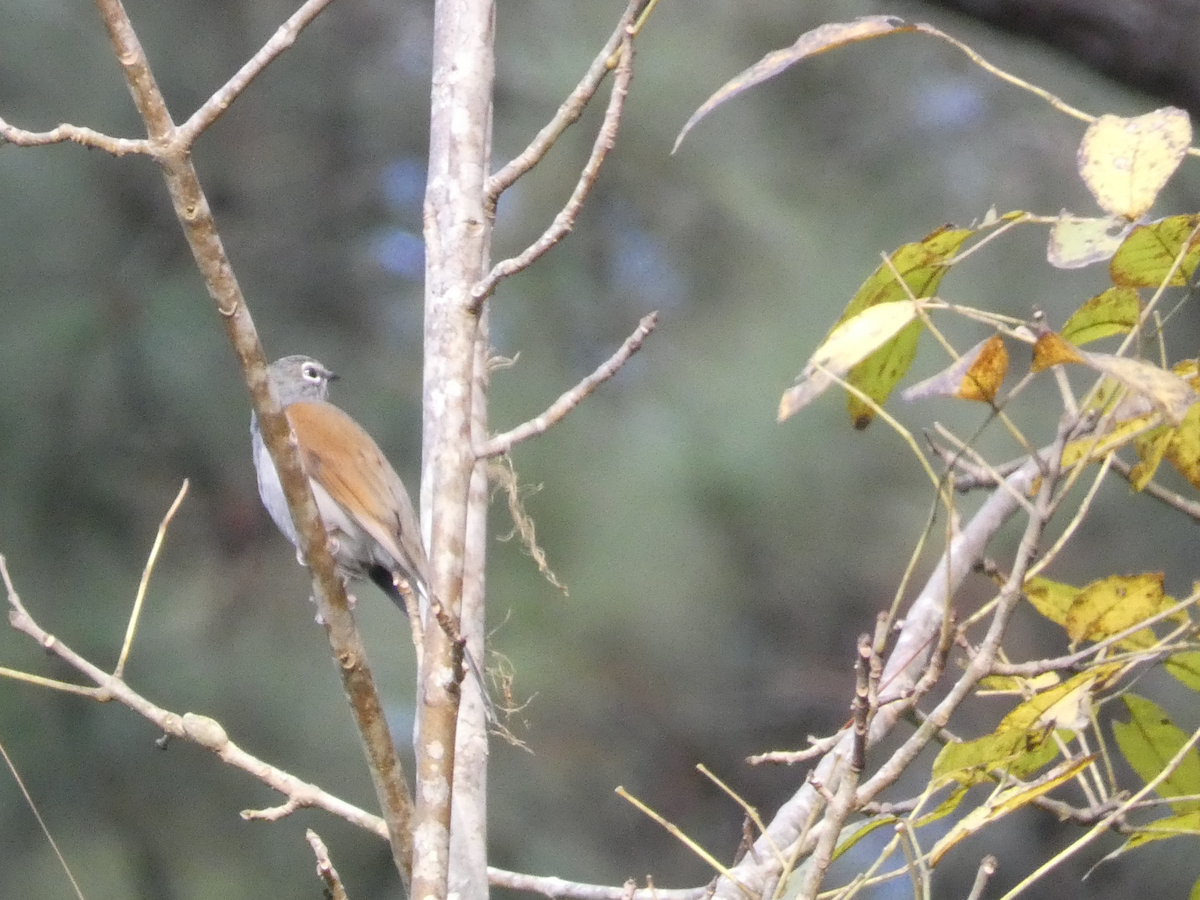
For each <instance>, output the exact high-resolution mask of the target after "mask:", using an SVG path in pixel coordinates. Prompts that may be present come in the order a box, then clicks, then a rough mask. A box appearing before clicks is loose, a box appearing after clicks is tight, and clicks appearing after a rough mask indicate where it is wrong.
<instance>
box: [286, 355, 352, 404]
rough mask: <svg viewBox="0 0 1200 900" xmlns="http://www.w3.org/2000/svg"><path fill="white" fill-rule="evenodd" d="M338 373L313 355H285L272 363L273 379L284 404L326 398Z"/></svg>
mask: <svg viewBox="0 0 1200 900" xmlns="http://www.w3.org/2000/svg"><path fill="white" fill-rule="evenodd" d="M337 377H338V376H337V375H336V374H335V373H333V372H331V371H329V369H327V368H325V366H323V365H322V364H321V363H319V362H317V361H316V360H315V359H313V358H312V357H311V356H299V355H297V356H285V357H283V358H282V359H277V360H275V362H273V363H271V381H272V382H273V383H274V385H275V393H276V395H277V396H278V397H279V402H280V404H282V405H283V406H287V405H288V404H289V403H296V402H298V401H301V400H308V401H313V400H325V399H327V398H328V396H329V382H331V381H336V380H337Z"/></svg>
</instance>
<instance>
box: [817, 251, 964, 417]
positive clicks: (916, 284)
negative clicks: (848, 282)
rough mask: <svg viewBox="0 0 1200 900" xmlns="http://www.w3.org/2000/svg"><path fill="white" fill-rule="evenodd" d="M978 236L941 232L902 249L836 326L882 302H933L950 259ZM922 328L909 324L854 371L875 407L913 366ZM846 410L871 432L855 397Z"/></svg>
mask: <svg viewBox="0 0 1200 900" xmlns="http://www.w3.org/2000/svg"><path fill="white" fill-rule="evenodd" d="M975 233H976V232H975V230H974V229H971V228H950V227H946V228H940V229H938V230H937V231H935V232H933V233H932V234H930V235H927V236H926V237H925V238H924V239H922V240H920V241H917V242H916V243H913V244H905V245H904V246H903V247H900V248H899V249H897V250H896V251H895V252H894V253H893V254H892V255H891V256H890V257H889V259H890V261H891V265H887V264H884V265H881V266H880V267H879V268H877V269H876V270H875V272H874V273H873V274H872V275H871V277H870V278H868V279H867V280H866V281H865V282H863V286H862V287H860V288H859V289H858V292H857V293H856V294H855V295H854V297H852V298H851V300H850V302H849V303H848V304H847V305H846V309H845V311H844V312H843V313H842V317H841V318H840V319H839V320H838V323H837V324H838V325H840V324H842V323H843V322H845V321H847V320H849V319H852V318H854V317H855V316H857V315H859V314H860V313H862V311H863V310H865V309H869V308H870V307H872V306H876V305H878V304H880V303H894V302H896V301H899V300H908V299H909V295H910V294H911V295H912V296H913V297H916V298H918V299H920V298H923V297H932V296H933V294H934V293H935V292H936V291H937V289H938V285H939V284H941V281H942V278H943V277H944V276H945V274H946V272H948V271H949V269H950V266H949V260H950V259H952V258H953V256H954V254H956V253H957V252H958V250H959V248H960V247H961V246H962V245H963V243H964V242H965V241H966V240H967V239H968V238H969V237H971V236H972V235H974V234H975ZM895 273H899V275H900V278H901V279H902V280H903V284H901V283H900V281H897V280H896V274H895ZM906 286H907V288H906ZM835 327H836V326H835ZM922 328H923V325H922V323H920V322H913V323H912V324H910V325H909V326H908V327H907V328H905V329H904V330H903V331H901V332H900V333H899V334H898V335H896V337H894V338H892V340H891V341H889V342H888V343H887V344H885V345H883V346H882V347H880V348H879V349H878V350H876V351H875V352H874V353H873V354H871V356H869V357H867V359H865V360H863V361H862V362H861V363H859V364H858V365H857V366H855V367H854V369H852V370H851V371H850V375H849V377H848V378H847V381H848V382H849V383H850V384H852V385H854V386H855V387H856V388H858V389H859V390H861V391H862V392H863V393H864V394H866V395H867V396H868V397H870V398H871V399H872V400H874V401H875V402H876V403H878V404H883V402H884V401H885V400H887V398H888V396H890V394H891V392H892V390H893V389H894V388H895V386H896V384H897V382H899V381H900V379H901V378H903V377H904V375H905V374H906V373H907V372H908V369H909V366H911V365H912V361H913V359H914V358H915V357H916V355H917V341H918V340H919V339H920V337H921V331H922ZM847 408H848V410H849V412H850V418H851V420H852V421H853V422H854V427H855V428H866V427H867V426H868V425H870V424H871V420H872V419H873V418H874V416H875V414H874V412H873V411H872V409H871V407H870V406H869V405H868V404H866V403H864V402H863V401H861V400H859V399H858V398H857V397H855V396H853V395H852V396H850V397H849V398H848V400H847Z"/></svg>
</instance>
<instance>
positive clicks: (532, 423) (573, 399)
mask: <svg viewBox="0 0 1200 900" xmlns="http://www.w3.org/2000/svg"><path fill="white" fill-rule="evenodd" d="M657 325H658V313H657V312H652V313H650V314H648V315H646V316H643V317H642V320H641V322H639V323H638V327H637V328H636V329H635V330H634V332H633V334H631V335H629V337H627V338H626V339H625V343H623V344H622V345H621V346H620V348H619V349H618V350H617V352H616V353H614V354H613V355H612V356H610V357H609V358H608V359H607V360H606V361H605V362H603V363H601V364H600V366H599V367H598V368H597V369H596V371H594V372H592V374H591V375H589V376H588V377H587V378H585V379H583V381H581V382H579V384H577V385H575V387H573V388H571V389H570V390H569V391H567V392H566V393H565V394H563V395H562V396H560V397H559V398H558V399H557V400H555V401H554V402H553V403H552V404H550V406H549V407H548V408H547V409H546V411H545V412H543V413H542V414H541V415H539V416H537V417H535V418H533V419H530V420H529V421H528V422H524V423H522V424H521V425H518V426H517V427H516V428H513V429H511V430H509V431H506V432H504V433H503V434H498V435H496V436H495V437H494V438H492V439H491V440H490V441H488V442H487V443H486V444H484V445H483V446H481V447H478V448H476V450H475V455H476V456H478V457H479V458H480V459H485V458H487V457H492V456H500V455H502V454H504V453H507V452H508V451H509V450H511V449H512V448H513V447H514V446H516V445H517V444H519V443H520V442H521V441H524V440H527V439H528V438H531V437H534V436H535V435H539V434H542V433H543V432H544V431H546V430H547V429H548V428H551V427H553V426H554V425H556V424H558V422H560V421H561V420H562V419H563V417H564V416H566V414H567V413H569V412H570V411H571V410H573V409H574V408H575V407H577V406H578V405H579V404H580V403H582V402H583V401H584V400H585V399H586V398H587V397H588V395H589V394H591V393H592V391H594V390H595V389H596V388H598V387H599V386H600V385H601V384H603V383H604V382H605V381H607V380H608V379H610V378H612V377H613V376H614V375H616V374H617V372H618V371H619V370H620V368H621V367H622V366H623V365H625V363H627V362H628V361H629V358H630V357H631V356H633V354H635V353H637V352H638V351H639V350H640V349H642V343H643V342H644V341H645V340H646V338H647V337H648V336H649V335H650V332H652V331H653V330H654V329H655V327H656V326H657Z"/></svg>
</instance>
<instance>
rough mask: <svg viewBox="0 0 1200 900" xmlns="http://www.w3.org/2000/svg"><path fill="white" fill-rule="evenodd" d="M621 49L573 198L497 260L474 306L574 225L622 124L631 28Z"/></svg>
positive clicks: (479, 288) (475, 292) (475, 293)
mask: <svg viewBox="0 0 1200 900" xmlns="http://www.w3.org/2000/svg"><path fill="white" fill-rule="evenodd" d="M618 52H619V57H618V60H617V73H616V77H615V78H614V80H613V88H612V94H611V95H610V96H609V100H608V109H607V110H605V113H604V121H603V122H602V123H601V125H600V130H599V131H598V132H597V133H596V140H595V141H594V142H593V144H592V154H591V156H590V157H589V158H588V161H587V164H586V165H585V166H584V167H583V170H582V171H581V172H580V174H579V180H578V181H577V182H576V183H575V190H574V191H572V193H571V197H570V199H569V200H567V203H566V205H565V206H564V207H563V208H562V209H561V210H560V211H559V213H558V215H556V216H555V217H554V221H553V222H551V223H550V227H548V228H547V229H546V230H545V231H544V232H543V233H542V236H541V237H539V238H538V239H537V240H536V241H534V242H533V243H532V244H530V245H529V246H528V247H526V248H525V250H523V251H522V252H521V253H520V254H519V255H517V256H514V257H512V258H510V259H506V260H503V261H501V262H498V263H496V265H495V266H493V267H492V270H491V271H490V272H488V274H487V277H485V278H483V279H482V280H481V281H480V282H479V283H478V284H476V285H475V287H474V288H473V289H472V290H471V299H472V301H473V303H474V305H475V308H478V307H479V306H480V305H481V304H482V303H483V301H484V300H486V299H487V298H488V296H489V295H490V294H491V293H492V291H494V290H495V289H496V285H497V284H499V282H500V280H501V279H503V278H507V277H508V276H510V275H514V274H516V273H517V272H520V271H521V270H522V269H525V268H527V267H528V266H530V265H531V264H532V263H533V262H534V261H535V260H537V259H538V258H540V257H541V256H542V255H543V254H545V253H546V251H548V250H549V249H550V248H551V247H553V246H554V245H555V244H557V243H558V242H559V241H561V240H562V239H563V238H564V237H566V236H567V235H568V234H569V233H570V231H571V229H572V228H574V227H575V217H576V216H577V215H579V210H580V209H581V208H582V207H583V202H584V201H585V200H586V199H587V196H588V194H589V193H590V192H591V189H592V185H593V184H595V183H596V179H597V178H598V177H599V175H600V167H601V166H602V165H604V158H605V157H606V156H608V151H609V150H611V149H612V148H613V145H614V144H615V143H616V141H617V131H618V129H619V128H620V127H621V113H622V112H623V111H624V108H625V96H626V94H628V92H629V82H630V81H631V80H632V78H633V36H632V34H631V33H630V31H629V29H628V28H626V29H625V32H624V33H623V35H622V37H621V48H620V50H619V51H618Z"/></svg>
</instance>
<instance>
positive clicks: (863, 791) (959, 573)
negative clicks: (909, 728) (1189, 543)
mask: <svg viewBox="0 0 1200 900" xmlns="http://www.w3.org/2000/svg"><path fill="white" fill-rule="evenodd" d="M1068 433H1069V431H1068V429H1066V428H1064V429H1063V430H1062V433H1061V434H1060V436H1059V439H1058V440H1057V441H1056V442H1055V444H1054V445H1052V446H1051V447H1050V448H1048V449H1047V450H1045V451H1043V452H1042V453H1041V454H1039V455H1038V456H1036V457H1034V458H1032V459H1029V460H1027V461H1026V463H1025V465H1023V466H1022V467H1021V468H1020V469H1018V470H1017V471H1016V472H1014V473H1013V474H1012V475H1010V476H1009V477H1008V478H1007V479H1006V481H1007V482H1008V483H1007V486H1006V487H1003V488H1001V487H998V488H997V489H996V490H994V492H993V493H992V495H991V496H990V497H989V498H988V499H987V501H985V502H984V504H983V506H981V507H980V509H979V511H978V512H977V513H976V514H975V516H974V517H973V518H972V519H971V520H970V522H968V523H967V524H966V525H965V526H964V527H963V528H962V530H961V531H960V532H959V533H958V534H957V535H956V536H955V537H954V539H953V540H952V541H951V543H950V546H949V547H948V548H947V550H946V552H945V553H944V554H943V556H942V559H941V560H940V561H939V563H938V564H937V566H936V567H935V568H934V571H933V573H932V574H931V576H930V577H929V580H928V581H927V582H926V584H925V586H924V588H923V589H922V591H921V593H920V594H919V595H918V596H917V598H916V599H915V600H914V601H913V603H912V604H911V606H910V607H909V609H908V612H907V615H906V616H905V617H904V623H903V625H902V626H901V628H900V634H899V636H898V637H897V639H896V642H895V645H894V646H893V648H892V651H891V653H890V655H889V657H888V660H887V663H886V665H885V667H884V671H883V675H882V681H881V688H880V703H881V706H880V708H879V710H878V711H877V712H876V713H875V715H874V717H873V719H872V722H871V726H870V731H869V735H868V744H869V745H874V744H876V743H878V742H879V741H880V740H881V739H882V738H883V737H884V736H886V735H887V734H889V733H890V732H891V730H892V728H893V727H894V726H895V725H896V723H897V721H898V720H899V718H900V717H901V716H902V715H903V714H904V712H905V711H906V710H907V709H908V708H910V707H911V705H912V703H913V702H915V699H914V698H915V693H914V690H915V688H916V686H917V685H918V682H919V679H920V678H921V676H922V674H923V673H924V672H925V669H926V664H927V663H928V661H929V660H930V658H931V656H932V655H933V653H934V651H935V648H936V647H937V646H938V644H939V634H940V633H941V631H942V627H943V620H944V617H945V615H946V611H947V609H948V608H949V603H950V599H951V598H952V597H953V596H954V594H955V592H956V591H957V590H958V588H959V586H960V585H961V584H962V582H963V580H964V579H965V578H966V576H967V574H968V573H969V572H970V571H971V568H972V566H973V565H974V563H975V561H976V560H978V559H980V558H982V556H983V553H984V551H985V550H986V548H987V545H988V543H989V542H990V541H991V539H992V538H993V537H994V536H995V534H996V533H997V532H998V531H999V530H1000V528H1001V526H1003V525H1004V523H1005V522H1007V521H1008V519H1009V518H1010V517H1011V516H1013V515H1014V514H1015V513H1016V512H1017V511H1019V510H1020V509H1021V508H1022V504H1021V503H1020V502H1019V501H1018V499H1017V498H1018V497H1020V496H1022V495H1023V494H1025V493H1026V492H1027V491H1028V490H1029V489H1030V487H1031V486H1032V485H1033V484H1034V483H1035V482H1037V481H1038V479H1039V478H1040V479H1041V489H1040V491H1039V499H1038V502H1037V503H1036V504H1035V509H1036V510H1041V511H1044V509H1045V508H1046V505H1047V504H1049V502H1050V493H1051V491H1052V490H1053V485H1054V484H1055V483H1056V478H1055V477H1053V476H1054V474H1055V473H1056V472H1057V460H1058V459H1059V457H1060V456H1061V450H1062V446H1063V445H1064V444H1065V442H1066V439H1067V437H1066V436H1067V434H1068ZM1052 466H1053V468H1051V467H1052ZM1045 524H1046V523H1045V521H1044V520H1043V519H1040V518H1038V517H1037V516H1034V517H1031V518H1030V521H1029V523H1028V525H1027V527H1026V536H1025V538H1024V539H1023V541H1022V545H1021V551H1020V553H1019V557H1018V559H1019V561H1020V560H1022V559H1025V554H1027V553H1030V552H1031V548H1032V546H1033V542H1034V541H1035V540H1036V536H1037V535H1038V534H1040V533H1041V529H1042V528H1044V527H1045ZM1025 561H1026V563H1027V562H1028V560H1027V559H1025ZM1023 572H1024V566H1022V565H1015V566H1014V568H1013V573H1014V574H1013V576H1012V578H1017V577H1018V575H1017V573H1023ZM1019 587H1020V581H1017V582H1016V586H1015V587H1012V586H1011V579H1010V586H1009V589H1008V590H1006V591H1005V592H1002V596H1004V597H1008V598H1009V605H1008V606H1007V607H1004V608H1000V607H998V608H997V611H996V613H995V614H994V617H993V622H992V627H991V629H990V630H989V635H988V641H985V643H986V644H987V646H988V647H989V648H990V652H991V656H979V657H977V660H978V661H980V662H982V661H984V660H986V661H987V662H988V663H989V666H990V662H991V659H992V658H994V654H995V649H996V646H998V642H999V638H1000V637H1002V636H1003V630H1004V625H1005V624H1006V623H1007V615H1008V614H1009V613H1010V612H1011V606H1012V605H1013V604H1015V602H1016V600H1017V599H1019V597H1020V592H1019ZM975 662H976V660H973V661H972V666H971V668H970V670H969V671H968V672H966V673H964V675H963V676H962V677H960V679H959V680H958V682H957V683H956V684H955V686H954V687H953V688H952V689H951V693H950V694H949V695H947V697H946V698H945V699H944V700H943V701H942V702H941V703H940V704H939V705H938V707H937V708H935V710H934V713H933V714H931V715H930V717H929V719H927V721H926V722H925V723H924V724H923V725H922V726H921V728H920V729H918V733H917V734H914V735H913V736H912V737H910V738H909V739H908V740H907V741H906V742H905V744H904V746H903V747H902V748H901V751H903V753H901V751H897V753H896V754H893V756H892V758H891V759H890V760H889V761H888V764H887V765H886V766H884V767H882V768H881V769H880V770H879V771H878V772H876V774H875V775H874V776H872V778H870V779H868V780H867V781H866V782H864V783H863V785H862V786H861V787H860V788H859V789H858V792H857V798H856V804H857V805H861V804H862V803H865V802H868V801H870V800H871V799H873V798H874V797H875V796H876V795H877V793H878V792H879V790H881V789H882V788H883V786H884V785H885V784H890V783H891V782H892V781H894V779H895V778H896V777H897V776H898V774H899V772H900V765H901V762H902V760H903V758H904V757H906V756H907V755H908V754H910V753H915V752H917V751H916V750H915V749H914V748H916V747H918V745H919V746H924V745H925V743H927V742H928V740H929V739H930V738H932V736H933V734H934V733H936V731H937V725H936V724H935V722H938V723H941V724H944V721H942V720H943V718H944V717H946V716H948V715H949V711H950V710H952V709H954V708H956V707H957V705H958V704H959V703H961V701H962V699H963V698H964V697H965V696H966V695H967V694H968V693H969V691H970V689H971V687H973V686H974V684H975V683H976V682H977V681H978V679H979V678H981V677H983V675H986V674H987V669H986V668H984V667H983V666H982V665H975ZM935 715H936V719H935V718H934V716H935ZM925 730H927V732H928V733H925ZM853 744H854V733H853V729H851V728H846V729H843V731H842V732H841V735H840V737H839V739H838V740H837V741H836V743H834V744H833V745H832V746H830V747H829V748H828V750H827V752H826V753H825V755H824V756H823V757H822V759H821V761H820V762H819V763H818V764H817V766H816V768H815V769H814V770H813V772H812V776H811V778H810V781H809V783H807V784H805V786H804V787H802V788H801V789H800V790H799V791H797V792H796V793H795V794H794V795H793V796H792V797H791V798H789V799H788V800H787V801H786V802H785V803H784V804H783V805H782V806H781V807H780V808H779V810H778V811H777V812H776V814H775V817H774V819H773V820H772V821H771V823H770V825H769V826H768V828H767V831H766V832H764V833H763V835H761V836H760V837H759V839H758V840H757V841H756V842H755V845H754V847H753V848H752V850H751V852H750V853H747V854H746V856H745V857H744V858H743V860H742V861H741V862H740V863H739V864H738V865H736V866H734V867H733V870H732V871H733V873H734V874H735V875H736V876H737V878H738V881H739V882H741V883H742V884H745V885H748V886H749V887H750V888H751V890H752V891H753V892H755V893H762V892H765V891H767V890H768V889H770V887H771V885H772V884H774V883H775V882H776V881H777V880H778V879H779V878H780V877H781V875H782V874H783V873H782V872H781V870H780V867H779V865H778V863H777V862H775V860H774V858H773V856H772V854H771V853H770V852H769V847H770V846H772V845H773V846H778V847H791V848H794V850H795V851H796V852H797V853H803V852H805V851H806V850H808V849H809V846H810V845H812V844H813V843H814V836H816V837H818V838H819V835H820V834H821V830H822V826H821V825H816V826H813V825H812V824H811V823H812V822H813V816H814V815H815V814H816V813H817V809H818V806H819V804H822V803H824V802H825V801H824V800H823V799H822V797H821V793H820V791H819V790H818V788H817V785H821V786H823V787H824V789H825V790H826V791H836V789H837V786H838V784H839V783H840V779H839V778H838V777H837V776H838V771H837V770H838V769H839V768H840V767H841V761H842V760H846V759H849V758H850V757H851V755H852V754H853ZM714 896H715V897H716V898H718V900H739V898H741V891H740V890H739V888H738V886H737V885H736V884H734V883H733V882H731V881H728V880H725V879H722V880H720V881H718V884H717V887H716V891H715V894H714Z"/></svg>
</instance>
